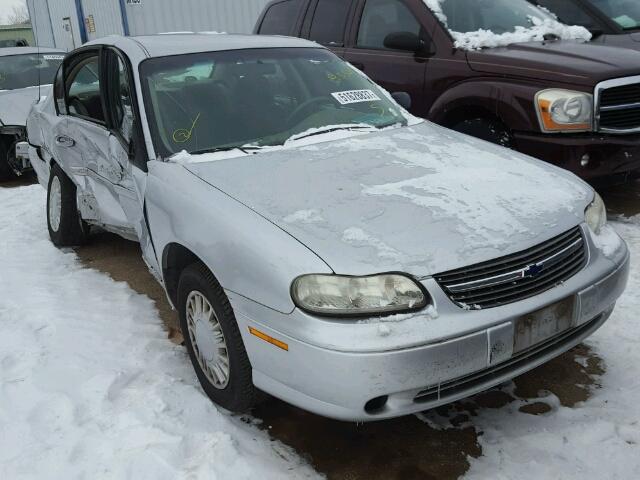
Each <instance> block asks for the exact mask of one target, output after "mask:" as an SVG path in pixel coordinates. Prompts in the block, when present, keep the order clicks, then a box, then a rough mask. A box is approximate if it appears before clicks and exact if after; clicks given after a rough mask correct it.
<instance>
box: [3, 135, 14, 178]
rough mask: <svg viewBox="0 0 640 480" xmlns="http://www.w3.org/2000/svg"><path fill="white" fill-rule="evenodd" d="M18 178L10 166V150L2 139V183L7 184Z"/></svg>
mask: <svg viewBox="0 0 640 480" xmlns="http://www.w3.org/2000/svg"><path fill="white" fill-rule="evenodd" d="M15 178H16V174H15V173H14V171H13V170H12V169H11V167H10V166H9V148H8V147H7V144H6V142H5V141H4V140H3V139H1V138H0V182H7V181H9V180H13V179H15Z"/></svg>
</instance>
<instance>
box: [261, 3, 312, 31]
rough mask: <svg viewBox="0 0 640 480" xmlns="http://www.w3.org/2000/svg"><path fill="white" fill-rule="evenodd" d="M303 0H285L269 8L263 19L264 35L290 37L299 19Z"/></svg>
mask: <svg viewBox="0 0 640 480" xmlns="http://www.w3.org/2000/svg"><path fill="white" fill-rule="evenodd" d="M301 4H302V0H284V1H282V2H278V3H274V4H273V5H271V6H270V7H269V9H268V10H267V12H266V13H265V14H264V18H263V19H262V25H260V31H259V32H258V33H260V34H262V35H290V34H291V30H292V29H293V26H294V25H295V23H296V20H297V18H298V12H299V11H300V5H301Z"/></svg>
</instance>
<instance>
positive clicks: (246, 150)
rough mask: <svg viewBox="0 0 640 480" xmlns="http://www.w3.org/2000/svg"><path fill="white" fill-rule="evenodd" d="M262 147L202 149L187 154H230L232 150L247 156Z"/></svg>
mask: <svg viewBox="0 0 640 480" xmlns="http://www.w3.org/2000/svg"><path fill="white" fill-rule="evenodd" d="M263 148H264V147H260V146H258V145H252V146H239V145H236V146H233V147H214V148H203V149H202V150H194V151H193V152H189V153H190V154H191V155H202V154H205V153H218V152H231V151H233V150H240V151H241V152H242V153H246V154H249V153H251V152H256V151H258V150H262V149H263Z"/></svg>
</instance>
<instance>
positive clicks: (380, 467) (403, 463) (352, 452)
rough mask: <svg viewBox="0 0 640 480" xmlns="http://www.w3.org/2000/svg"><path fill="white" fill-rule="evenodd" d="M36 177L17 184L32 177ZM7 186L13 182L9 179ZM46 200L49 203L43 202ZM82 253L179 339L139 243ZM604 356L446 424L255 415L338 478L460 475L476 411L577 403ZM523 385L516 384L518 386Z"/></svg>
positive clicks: (547, 368) (504, 392) (575, 357)
mask: <svg viewBox="0 0 640 480" xmlns="http://www.w3.org/2000/svg"><path fill="white" fill-rule="evenodd" d="M29 182H30V180H29V179H22V180H20V181H17V182H13V184H12V186H21V185H25V184H28V183H29ZM3 186H4V187H7V186H9V185H6V184H5V185H3ZM601 193H602V194H603V197H604V198H605V201H606V202H607V204H608V206H609V208H610V212H611V213H612V214H614V215H620V214H623V215H636V214H638V213H640V201H639V200H640V183H637V184H634V185H630V186H627V187H617V188H615V189H611V190H608V191H603V192H601ZM43 208H44V206H43ZM77 253H78V255H79V256H80V258H81V260H82V262H83V263H84V264H86V265H87V267H89V268H94V269H97V270H100V271H102V272H105V273H107V274H109V275H110V276H111V277H113V278H114V279H115V280H117V281H124V282H127V283H128V284H129V285H130V286H131V288H133V289H134V290H135V291H137V292H139V293H142V294H145V295H148V296H149V297H150V298H151V299H152V300H154V301H155V303H156V305H157V308H158V310H159V312H160V316H161V317H162V320H163V322H164V324H165V326H166V328H167V332H168V336H169V337H171V338H172V339H173V341H179V340H180V338H179V334H177V331H176V329H175V327H176V314H175V312H174V311H172V310H171V308H170V306H169V304H168V303H167V300H166V298H165V295H164V291H163V290H162V288H161V287H160V286H159V285H158V284H157V283H156V282H155V280H154V279H153V277H152V276H151V275H150V274H149V272H148V271H147V269H146V266H145V265H144V263H143V261H142V259H141V257H140V251H139V247H138V245H137V244H135V243H132V242H128V241H126V240H123V239H121V238H119V237H117V236H115V235H111V234H108V233H98V234H96V235H94V236H93V237H92V239H91V242H90V243H89V244H88V245H86V246H84V247H81V248H79V249H77ZM603 373H604V364H603V362H602V361H601V359H600V358H598V356H597V355H595V354H594V353H593V352H592V351H590V350H589V348H588V347H586V346H584V345H580V346H578V347H577V348H575V349H574V350H572V351H570V352H568V353H566V354H565V355H563V356H561V357H559V358H557V359H555V360H553V361H551V362H549V363H548V364H546V365H543V366H542V367H540V368H537V369H535V370H533V371H531V372H529V373H527V374H525V375H523V376H521V377H518V378H516V379H515V381H514V384H510V385H505V386H502V387H499V388H496V389H494V390H491V391H488V392H485V393H483V394H480V395H477V396H475V397H473V398H470V399H467V400H464V401H461V402H457V403H455V404H453V405H449V406H446V407H442V408H440V409H437V411H436V412H426V417H428V418H438V419H441V420H442V421H443V422H444V424H445V427H446V426H452V427H456V428H444V429H443V428H436V427H433V426H431V425H433V424H432V423H430V422H425V421H424V420H421V419H420V418H418V417H417V416H408V417H404V418H400V419H396V420H390V421H384V422H378V423H371V424H364V425H355V424H349V423H342V422H337V421H333V420H328V419H325V418H322V417H318V416H316V415H313V414H310V413H307V412H304V411H302V410H300V409H297V408H294V407H291V406H289V405H287V404H285V403H284V402H281V401H279V400H276V399H273V398H272V399H269V400H267V401H266V402H265V403H264V404H262V405H260V407H259V408H257V409H256V411H255V412H254V415H255V416H256V417H257V418H259V419H261V420H262V422H263V423H262V425H263V427H264V428H265V429H268V431H269V433H270V434H271V435H272V437H273V438H275V439H278V440H281V441H282V442H283V443H285V444H287V445H289V446H291V447H293V448H294V449H295V450H296V451H297V452H298V453H299V454H300V455H302V456H303V457H305V458H307V459H308V460H309V461H310V462H311V463H312V464H313V465H314V467H315V468H316V469H317V470H318V471H319V472H322V473H324V474H326V475H327V477H328V478H330V479H334V478H335V479H348V480H356V479H367V480H374V479H385V480H392V479H403V480H411V479H431V478H434V479H436V478H437V479H440V480H445V479H454V478H458V477H459V476H460V475H462V474H463V473H464V472H465V471H467V469H468V467H469V463H468V457H469V456H471V457H478V456H480V455H481V454H482V449H481V447H480V445H479V444H478V433H477V431H476V429H475V428H474V426H473V416H474V415H475V414H476V412H478V411H480V410H482V409H491V408H502V407H504V406H505V405H506V404H508V403H510V402H512V401H514V400H516V399H520V400H522V399H524V400H527V403H526V404H525V405H524V406H523V407H521V411H523V412H525V413H528V414H531V415H541V414H545V413H546V412H548V411H549V409H550V407H549V406H548V404H546V403H543V402H540V401H539V398H540V396H541V392H542V395H543V396H544V395H545V393H544V392H550V393H552V394H554V395H556V396H557V397H558V399H559V400H560V402H561V403H562V405H564V406H568V407H571V406H574V405H576V404H577V403H579V402H582V401H585V400H587V399H588V398H589V396H590V392H591V391H592V389H594V388H598V377H599V376H601V375H602V374H603ZM514 387H515V388H514Z"/></svg>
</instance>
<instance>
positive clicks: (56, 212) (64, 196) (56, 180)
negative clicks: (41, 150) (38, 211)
mask: <svg viewBox="0 0 640 480" xmlns="http://www.w3.org/2000/svg"><path fill="white" fill-rule="evenodd" d="M47 226H48V228H49V237H51V241H52V242H53V244H54V245H55V246H57V247H74V246H77V245H82V244H84V243H85V242H86V241H87V237H88V235H89V226H88V225H87V224H86V223H85V222H84V221H83V220H82V218H81V217H80V212H79V211H78V205H77V201H76V186H75V185H74V184H73V182H72V181H71V179H69V177H67V175H66V174H65V173H64V171H63V170H62V169H61V168H60V167H59V166H58V165H57V164H56V165H53V167H52V168H51V175H50V176H49V186H48V188H47Z"/></svg>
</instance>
